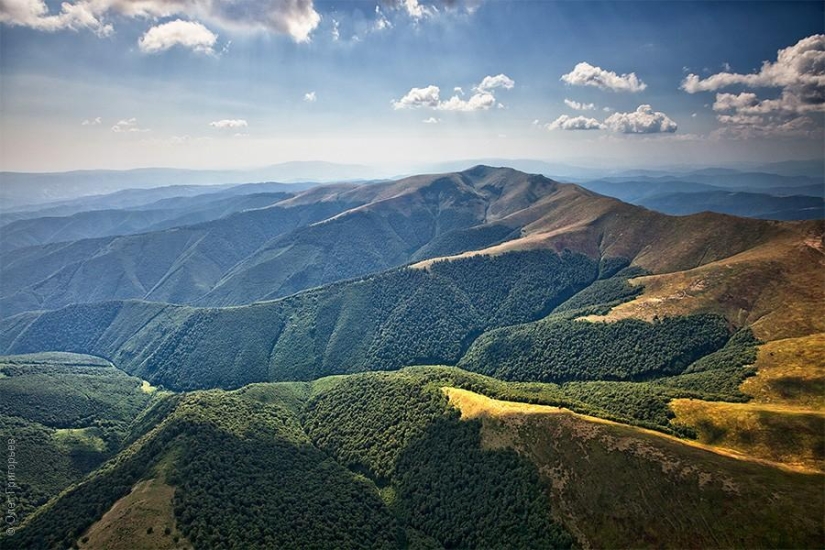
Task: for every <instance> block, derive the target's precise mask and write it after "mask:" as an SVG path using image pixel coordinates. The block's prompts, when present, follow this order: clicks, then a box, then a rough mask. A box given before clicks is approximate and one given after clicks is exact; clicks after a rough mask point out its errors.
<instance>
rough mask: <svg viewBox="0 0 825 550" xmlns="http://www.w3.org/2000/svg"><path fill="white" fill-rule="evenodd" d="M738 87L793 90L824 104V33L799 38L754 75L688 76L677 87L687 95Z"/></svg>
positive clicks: (726, 73) (766, 62) (725, 73)
mask: <svg viewBox="0 0 825 550" xmlns="http://www.w3.org/2000/svg"><path fill="white" fill-rule="evenodd" d="M733 85H741V86H745V87H748V88H788V87H791V88H794V89H795V91H797V92H799V94H800V95H801V96H803V97H804V98H805V99H808V100H812V101H817V102H820V103H821V102H822V101H825V34H816V35H813V36H809V37H807V38H803V39H802V40H800V41H799V42H797V43H796V44H795V45H793V46H790V47H788V48H784V49H782V50H779V51H778V52H777V55H776V61H775V62H771V61H765V62H764V63H763V64H762V68H761V69H760V71H759V72H758V73H749V74H740V73H731V72H722V73H717V74H714V75H711V76H709V77H707V78H705V79H702V78H700V77H699V76H698V75H695V74H692V73H691V74H689V75H688V76H686V77H685V79H684V80H683V81H682V86H681V88H682V89H683V90H685V91H686V92H688V93H690V94H694V93H697V92H711V91H716V90H720V89H722V88H727V87H729V86H733Z"/></svg>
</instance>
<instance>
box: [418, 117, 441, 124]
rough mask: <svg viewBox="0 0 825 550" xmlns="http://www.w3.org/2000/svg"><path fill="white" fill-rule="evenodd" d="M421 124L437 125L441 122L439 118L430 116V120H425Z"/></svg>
mask: <svg viewBox="0 0 825 550" xmlns="http://www.w3.org/2000/svg"><path fill="white" fill-rule="evenodd" d="M421 122H423V123H424V124H438V123H440V122H441V119H440V118H435V117H434V116H431V117H430V118H425V119H424V120H422V121H421Z"/></svg>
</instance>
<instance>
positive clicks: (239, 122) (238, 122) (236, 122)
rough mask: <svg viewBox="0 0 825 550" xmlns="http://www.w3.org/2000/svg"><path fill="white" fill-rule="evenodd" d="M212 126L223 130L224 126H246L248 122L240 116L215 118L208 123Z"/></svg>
mask: <svg viewBox="0 0 825 550" xmlns="http://www.w3.org/2000/svg"><path fill="white" fill-rule="evenodd" d="M209 125H210V126H212V127H213V128H218V129H219V130H223V129H225V128H246V127H247V126H249V124H248V123H247V122H246V120H244V119H242V118H237V119H232V118H225V119H223V120H215V121H212V122H210V123H209Z"/></svg>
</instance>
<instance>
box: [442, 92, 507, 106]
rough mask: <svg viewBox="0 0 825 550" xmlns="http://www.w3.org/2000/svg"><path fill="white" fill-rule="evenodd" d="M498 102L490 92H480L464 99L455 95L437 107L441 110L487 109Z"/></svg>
mask: <svg viewBox="0 0 825 550" xmlns="http://www.w3.org/2000/svg"><path fill="white" fill-rule="evenodd" d="M495 104H496V98H495V96H493V94H491V93H490V92H479V93H477V94H473V95H472V96H470V99H467V100H464V99H461V98H460V97H458V96H457V95H454V96H453V97H451V98H450V99H448V100H447V101H441V102H440V103H439V104H438V105H437V106H436V107H435V108H436V109H438V110H439V111H486V110H487V109H489V108H490V107H492V106H494V105H495Z"/></svg>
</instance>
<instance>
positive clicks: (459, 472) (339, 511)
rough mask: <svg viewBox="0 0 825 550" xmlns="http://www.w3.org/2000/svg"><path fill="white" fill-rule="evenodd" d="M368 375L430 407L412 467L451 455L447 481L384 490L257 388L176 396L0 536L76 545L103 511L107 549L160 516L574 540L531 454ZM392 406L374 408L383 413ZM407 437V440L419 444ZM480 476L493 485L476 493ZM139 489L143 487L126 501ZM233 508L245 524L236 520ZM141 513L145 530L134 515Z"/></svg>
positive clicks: (225, 532) (350, 530) (446, 541)
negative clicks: (526, 456) (483, 438)
mask: <svg viewBox="0 0 825 550" xmlns="http://www.w3.org/2000/svg"><path fill="white" fill-rule="evenodd" d="M374 388H375V390H376V391H377V392H378V393H373V392H372V391H370V396H369V397H370V400H371V402H372V403H374V404H377V403H378V401H379V400H383V399H386V398H387V397H390V396H391V395H395V394H397V393H398V392H399V391H400V392H401V394H403V395H405V396H406V397H407V398H408V402H407V403H408V404H409V405H410V406H412V407H414V408H415V410H418V411H421V412H422V413H425V414H422V415H420V416H419V417H418V421H420V422H422V424H421V427H422V428H424V429H425V430H426V432H427V434H428V436H429V437H435V434H436V433H438V434H440V435H439V436H438V437H439V438H440V441H441V445H440V448H433V447H432V446H430V445H427V446H425V447H420V448H421V449H423V450H424V452H425V453H426V455H427V461H428V462H424V463H420V462H419V463H417V466H426V465H430V466H432V465H435V464H441V465H442V466H443V465H444V464H445V462H444V460H445V459H447V460H449V461H450V462H451V468H452V473H453V474H455V477H453V479H454V482H453V483H452V484H451V483H449V482H447V481H445V480H444V479H441V480H438V479H437V478H436V477H434V474H435V473H436V472H435V471H434V470H432V469H424V470H420V469H416V468H413V467H408V468H405V469H403V470H401V472H400V475H402V476H403V477H401V478H399V481H398V483H399V491H395V490H384V489H382V490H380V491H379V488H378V487H377V486H376V485H375V484H374V483H373V482H372V481H370V480H369V479H367V478H365V477H363V476H362V475H358V474H355V473H353V472H352V471H350V470H347V469H346V468H344V467H343V466H341V465H340V464H339V463H337V462H336V461H335V460H334V459H333V458H332V457H331V456H330V455H329V454H328V453H327V452H325V451H323V450H322V449H321V448H319V447H317V446H315V445H314V444H313V440H312V438H310V437H309V436H308V435H307V432H305V431H304V428H303V426H302V425H301V423H300V422H299V417H298V416H297V415H296V414H294V413H293V412H291V411H290V409H289V408H288V407H285V406H283V405H282V404H281V403H282V402H281V401H280V399H279V398H277V397H274V398H273V395H277V393H278V392H277V391H275V392H271V391H269V390H268V389H267V388H266V387H258V388H254V389H253V391H243V392H237V393H226V392H205V393H198V394H192V395H187V396H174V397H169V398H167V399H166V400H164V401H162V402H160V403H158V404H157V405H156V406H155V407H154V408H153V409H152V410H150V411H149V413H148V414H146V415H144V416H143V417H141V418H139V419H138V421H137V423H136V425H135V429H136V432H135V434H134V437H135V438H137V439H136V440H135V442H134V443H133V444H132V445H131V446H130V447H128V448H127V449H126V450H124V451H123V452H122V453H121V454H120V455H119V456H118V457H117V458H116V459H115V460H113V461H111V462H109V463H107V464H106V465H105V466H104V467H103V468H101V469H100V470H98V471H97V472H96V473H95V474H94V475H92V476H90V477H89V478H87V479H86V480H85V481H84V482H83V483H82V484H79V485H75V486H73V487H71V488H69V489H68V490H67V491H65V492H64V493H63V494H62V495H61V496H60V498H58V499H56V500H54V501H52V502H50V503H49V504H48V505H46V506H45V507H43V508H41V509H40V510H39V511H38V513H37V514H35V515H34V516H33V517H31V518H30V519H29V521H28V522H27V523H26V525H24V526H23V528H22V529H20V530H19V532H18V533H16V534H15V536H14V537H10V538H8V539H6V540H4V547H5V546H6V544H5V543H7V545H8V547H9V548H27V547H39V548H51V547H64V546H67V545H71V544H79V546H80V547H81V548H82V547H86V545H87V544H91V543H92V542H93V541H94V540H101V536H104V535H105V534H106V533H104V532H102V530H101V523H103V524H105V525H108V526H109V538H108V539H107V540H108V541H109V542H114V545H112V546H110V547H112V548H126V547H129V548H134V547H139V546H146V545H147V542H148V541H149V540H153V539H155V538H159V539H160V541H161V542H162V543H165V542H166V541H168V539H166V540H164V539H163V537H164V536H168V537H169V538H173V537H176V532H175V531H173V530H172V529H171V528H170V529H169V532H168V534H166V535H164V534H162V533H155V532H154V526H155V525H157V526H158V527H162V526H163V525H164V524H165V525H166V526H172V527H174V528H175V530H179V531H180V534H181V535H182V537H185V539H183V540H185V541H187V542H189V543H191V544H192V545H194V546H195V547H243V548H273V547H278V548H328V547H330V546H334V547H336V548H376V547H378V548H445V547H456V546H461V547H466V546H474V547H480V546H484V547H499V546H502V545H505V544H510V543H512V542H513V541H514V540H515V541H517V542H516V543H517V544H518V545H519V546H529V547H534V548H548V549H550V548H567V547H569V546H570V542H571V540H570V538H569V536H568V535H566V533H565V532H564V531H563V529H561V528H560V527H559V526H558V525H555V524H554V523H553V522H552V520H551V518H550V515H549V514H548V513H547V510H548V508H549V503H548V501H547V498H546V496H545V495H543V494H542V492H541V490H540V489H539V487H538V485H537V484H536V480H537V478H538V475H537V473H536V471H535V469H534V468H533V467H532V466H531V465H530V464H529V463H528V462H526V461H525V460H523V459H521V458H519V457H518V456H517V455H516V454H515V453H513V452H511V451H493V452H487V451H484V450H482V449H481V448H480V446H479V444H478V441H479V440H478V430H477V428H474V427H468V426H465V425H462V424H460V423H459V422H458V421H457V419H456V418H455V414H454V413H453V412H452V411H451V410H450V409H449V408H448V407H447V404H446V400H445V399H444V398H443V396H441V395H440V394H439V392H438V391H437V390H436V391H429V390H427V391H424V390H423V388H422V387H421V386H420V385H419V384H416V383H414V382H410V381H406V380H405V379H402V378H399V379H398V381H397V383H395V384H392V385H385V384H381V383H380V382H379V385H377V386H374ZM273 389H275V387H273ZM388 391H389V392H390V394H388V393H387V392H388ZM329 392H333V393H331V394H329V396H327V394H328V393H329ZM393 392H394V393H393ZM315 395H316V397H315V399H316V400H314V401H313V402H312V404H308V406H309V407H310V408H315V407H318V406H320V403H321V402H320V401H318V399H321V400H325V402H326V403H330V404H333V403H336V404H337V405H342V406H345V405H346V404H347V403H349V402H350V401H349V400H347V401H345V402H342V401H338V399H339V397H340V393H339V392H336V391H335V385H334V384H333V385H329V384H327V385H326V389H324V387H322V386H320V385H319V387H318V390H317V392H315ZM304 403H305V401H304V400H302V405H301V407H302V409H303V408H304V406H305V405H304ZM392 412H393V411H391V410H387V411H386V414H383V415H382V414H380V413H379V415H378V417H380V418H382V419H383V421H392V420H393V419H392V417H391V414H392ZM335 414H337V411H336V413H335ZM468 428H469V429H468ZM409 443H410V448H409V449H405V451H408V452H416V451H414V448H415V447H416V446H415V444H414V442H412V441H410V442H409ZM433 451H436V452H433ZM230 463H231V464H232V467H231V468H227V467H226V465H227V464H230ZM273 464H277V465H278V467H277V468H273V467H272V465H273ZM462 487H464V489H462ZM481 487H484V488H495V490H494V491H492V492H489V493H488V495H489V496H488V497H487V498H482V499H480V498H479V496H480V495H479V494H476V493H478V488H481ZM141 494H143V495H146V498H150V499H151V500H150V501H149V502H147V505H146V506H135V505H134V503H135V501H136V500H137V499H139V498H141V497H140V495H141ZM428 494H429V495H431V497H432V498H434V499H435V500H434V501H433V502H432V503H431V504H429V505H428V507H429V508H430V509H432V510H433V514H432V515H430V514H426V515H425V516H423V517H422V515H421V512H422V509H421V507H420V503H419V502H417V501H416V499H418V498H421V497H422V496H426V495H428ZM170 497H171V499H170ZM169 500H171V502H170V501H169ZM124 508H125V509H131V511H132V513H131V514H124V512H123V510H124ZM107 510H108V512H107ZM227 511H231V512H233V513H226V512H227ZM241 511H243V514H244V522H243V525H241V524H239V523H238V522H237V521H236V517H237V516H236V513H237V514H240V513H241ZM169 512H171V513H172V514H174V517H170V516H169V515H168V514H169ZM145 525H148V526H149V527H152V529H149V528H145V529H143V530H142V532H139V531H138V530H137V529H136V528H135V527H136V526H145ZM118 531H120V532H132V533H133V534H134V535H133V536H134V540H132V541H128V542H127V541H125V540H123V539H122V538H118V537H112V535H113V534H115V533H117V532H118ZM514 537H516V538H514ZM173 540H174V539H173ZM175 542H178V541H175ZM169 547H172V545H169Z"/></svg>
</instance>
